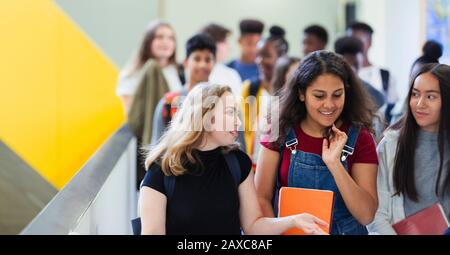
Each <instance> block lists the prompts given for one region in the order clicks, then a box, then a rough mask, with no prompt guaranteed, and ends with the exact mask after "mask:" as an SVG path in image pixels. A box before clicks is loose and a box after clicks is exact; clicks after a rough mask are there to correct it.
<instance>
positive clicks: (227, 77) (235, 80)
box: [201, 23, 242, 96]
mask: <svg viewBox="0 0 450 255" xmlns="http://www.w3.org/2000/svg"><path fill="white" fill-rule="evenodd" d="M201 32H202V33H204V34H207V35H209V36H210V37H211V38H212V39H213V40H214V42H215V43H216V49H217V53H216V64H215V65H214V68H213V70H212V72H211V74H210V76H209V82H211V83H213V84H223V85H228V86H230V87H231V90H232V91H233V94H234V95H235V96H240V95H241V94H240V93H241V86H242V80H241V77H240V76H239V73H238V72H236V70H234V69H232V68H230V67H228V66H226V65H225V64H224V63H225V61H226V60H227V59H228V54H229V51H230V44H229V41H228V37H229V36H230V33H231V32H230V30H229V29H227V28H225V27H223V26H221V25H218V24H214V23H211V24H208V25H207V26H205V27H204V28H203V29H202V30H201Z"/></svg>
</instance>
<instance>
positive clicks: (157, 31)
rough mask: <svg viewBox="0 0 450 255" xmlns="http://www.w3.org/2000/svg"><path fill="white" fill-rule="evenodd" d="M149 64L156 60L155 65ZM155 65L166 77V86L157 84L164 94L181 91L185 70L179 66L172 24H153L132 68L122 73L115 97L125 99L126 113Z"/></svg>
mask: <svg viewBox="0 0 450 255" xmlns="http://www.w3.org/2000/svg"><path fill="white" fill-rule="evenodd" d="M150 60H154V63H153V64H152V63H151V61H150ZM153 65H154V66H157V67H158V68H159V69H160V70H161V72H162V73H163V75H164V79H165V82H166V84H156V85H158V86H163V87H164V88H163V89H160V90H161V91H163V92H164V93H165V92H167V91H176V90H180V89H181V86H182V84H183V82H184V77H183V76H184V74H183V68H182V66H180V65H178V64H177V63H176V41H175V32H174V30H173V28H172V27H171V26H170V24H169V23H167V22H164V21H153V22H152V23H150V25H149V26H148V28H147V30H146V31H145V34H144V36H143V38H142V41H141V44H140V46H139V51H138V53H137V54H136V56H135V57H134V59H133V60H132V62H131V64H129V66H128V67H126V68H125V69H124V70H122V71H121V72H120V76H119V84H118V87H117V90H116V93H117V95H118V96H120V98H121V99H122V102H123V104H124V107H125V109H126V111H127V112H128V110H129V109H130V107H131V104H132V101H133V97H134V94H135V92H136V90H137V88H138V86H139V85H140V84H141V83H142V82H143V80H144V79H145V75H146V71H147V70H148V69H149V67H151V66H153ZM155 91H156V90H155ZM161 96H162V95H161ZM155 103H156V102H155Z"/></svg>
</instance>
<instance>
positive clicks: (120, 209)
mask: <svg viewBox="0 0 450 255" xmlns="http://www.w3.org/2000/svg"><path fill="white" fill-rule="evenodd" d="M136 209H137V192H136V139H135V138H134V137H133V134H132V133H131V131H130V130H129V128H128V126H127V125H125V126H123V127H121V128H120V129H119V130H118V131H117V132H116V133H115V134H114V135H113V136H112V137H111V138H110V139H109V140H108V141H107V142H106V143H105V144H103V145H102V146H101V148H100V149H99V150H98V151H97V152H96V153H95V154H94V155H93V156H92V157H91V159H90V160H89V161H88V162H87V163H86V164H85V165H84V166H83V167H82V169H81V170H80V171H79V172H78V173H77V174H76V175H75V176H74V177H73V178H72V180H71V181H70V182H69V183H68V184H67V185H66V186H65V187H64V188H63V189H62V190H61V191H59V192H58V194H57V195H56V196H55V197H54V198H53V199H52V200H51V201H50V202H49V203H48V205H47V206H46V207H45V208H44V209H43V210H42V211H41V212H40V213H39V214H38V216H36V218H34V219H33V221H32V222H31V223H30V224H29V225H28V226H27V227H26V228H25V229H24V230H23V231H22V232H21V234H23V235H41V234H42V235H66V234H83V235H84V234H86V235H95V234H131V233H132V231H131V226H130V219H132V218H134V217H136Z"/></svg>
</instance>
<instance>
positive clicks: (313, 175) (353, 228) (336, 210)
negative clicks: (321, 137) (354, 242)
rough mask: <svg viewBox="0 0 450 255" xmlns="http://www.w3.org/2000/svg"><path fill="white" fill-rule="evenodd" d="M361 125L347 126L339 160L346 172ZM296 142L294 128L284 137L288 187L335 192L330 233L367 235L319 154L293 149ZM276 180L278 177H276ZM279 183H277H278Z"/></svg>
mask: <svg viewBox="0 0 450 255" xmlns="http://www.w3.org/2000/svg"><path fill="white" fill-rule="evenodd" d="M359 131H360V128H359V127H357V126H353V125H352V126H350V128H349V131H348V135H347V136H348V140H347V143H346V145H345V146H344V150H343V152H342V157H341V161H342V163H343V165H344V167H345V169H346V170H347V171H348V166H347V161H346V159H347V156H348V155H351V154H353V151H354V147H355V143H356V140H357V138H358V134H359ZM297 144H298V141H297V138H296V136H295V133H294V130H293V129H291V130H290V131H289V133H288V136H287V138H286V147H287V148H289V149H290V150H291V160H290V165H289V172H288V186H289V187H297V188H307V189H320V190H331V191H333V192H334V206H333V217H332V225H331V234H332V235H367V234H368V232H367V229H366V227H365V226H363V225H361V224H360V223H359V222H358V221H357V220H356V219H355V218H354V217H353V216H352V214H351V213H350V212H349V211H348V209H347V206H346V205H345V203H344V200H343V198H342V196H341V194H340V192H339V190H338V187H337V185H336V182H335V181H334V178H333V175H332V174H331V172H330V170H328V168H327V166H326V165H325V163H324V162H323V160H322V158H321V156H319V155H316V154H312V153H308V152H303V151H299V150H296V145H297ZM278 182H279V180H278ZM278 186H280V185H278Z"/></svg>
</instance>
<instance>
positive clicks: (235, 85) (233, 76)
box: [209, 63, 242, 96]
mask: <svg viewBox="0 0 450 255" xmlns="http://www.w3.org/2000/svg"><path fill="white" fill-rule="evenodd" d="M209 82H210V83H212V84H219V85H227V86H230V88H231V91H232V92H233V94H234V95H235V96H241V87H242V80H241V76H239V73H238V72H237V71H236V70H234V69H232V68H229V67H228V66H226V65H224V64H222V63H217V64H215V65H214V68H213V70H212V71H211V74H210V75H209Z"/></svg>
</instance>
